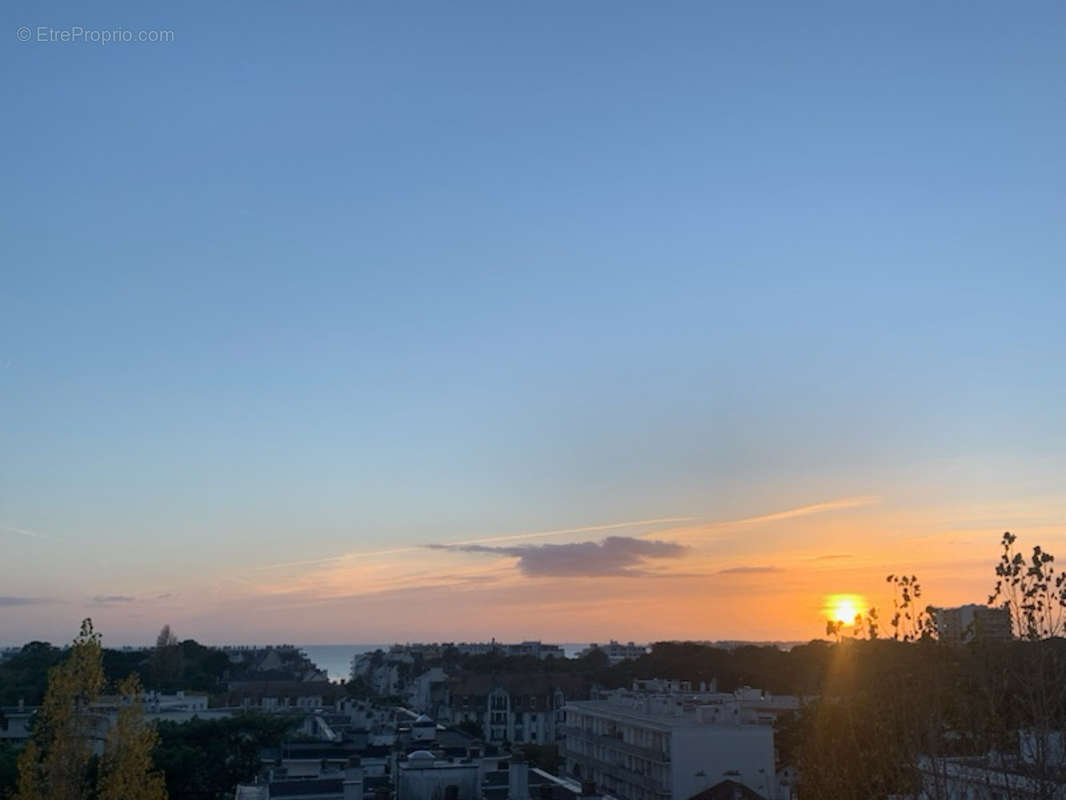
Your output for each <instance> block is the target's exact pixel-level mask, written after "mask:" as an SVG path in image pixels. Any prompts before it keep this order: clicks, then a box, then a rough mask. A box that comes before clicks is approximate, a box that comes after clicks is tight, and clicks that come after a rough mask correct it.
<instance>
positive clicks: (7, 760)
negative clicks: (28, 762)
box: [0, 740, 20, 798]
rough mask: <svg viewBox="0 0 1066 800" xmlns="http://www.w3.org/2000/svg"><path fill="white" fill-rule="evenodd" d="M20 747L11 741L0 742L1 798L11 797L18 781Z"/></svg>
mask: <svg viewBox="0 0 1066 800" xmlns="http://www.w3.org/2000/svg"><path fill="white" fill-rule="evenodd" d="M19 750H20V748H19V746H18V745H16V744H15V743H14V742H11V741H3V740H0V798H7V797H9V796H10V795H11V794H12V793H13V791H14V788H15V783H16V781H17V780H18V755H19Z"/></svg>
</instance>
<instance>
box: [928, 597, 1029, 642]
mask: <svg viewBox="0 0 1066 800" xmlns="http://www.w3.org/2000/svg"><path fill="white" fill-rule="evenodd" d="M934 614H935V618H936V624H937V631H938V633H939V635H940V640H941V641H943V642H948V643H949V644H961V643H963V642H970V641H975V640H977V641H989V640H998V641H1006V640H1009V639H1010V638H1011V636H1012V633H1011V621H1010V611H1009V610H1008V609H1007V608H1005V607H1003V608H994V607H989V606H982V605H977V604H976V603H971V604H970V605H965V606H958V607H957V608H937V609H934Z"/></svg>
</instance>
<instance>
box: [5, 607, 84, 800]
mask: <svg viewBox="0 0 1066 800" xmlns="http://www.w3.org/2000/svg"><path fill="white" fill-rule="evenodd" d="M103 685H104V670H103V660H102V656H101V650H100V634H98V633H96V632H95V631H94V630H93V623H92V620H91V619H86V620H84V621H83V622H82V623H81V632H80V633H79V634H78V636H77V638H76V639H75V640H74V643H73V645H72V646H71V648H70V651H69V653H68V654H67V657H66V658H65V659H64V660H63V661H62V662H61V663H59V664H58V665H57V666H55V667H53V668H52V669H51V670H50V671H49V673H48V688H47V690H46V691H45V695H44V703H43V705H42V706H41V710H40V711H39V712H38V718H37V722H36V724H35V726H34V732H33V738H32V740H31V741H30V742H29V744H28V745H27V746H26V748H25V749H24V750H23V751H22V753H21V755H20V756H19V759H18V772H19V778H18V789H17V790H16V792H15V800H42V798H47V800H82V798H84V797H85V796H86V794H87V788H88V787H87V783H88V781H89V762H90V759H91V758H92V741H91V737H92V734H93V728H94V722H95V720H94V719H93V717H92V716H91V714H90V713H89V707H90V705H91V704H92V703H93V702H95V701H96V699H97V698H98V697H99V696H100V691H101V690H102V688H103Z"/></svg>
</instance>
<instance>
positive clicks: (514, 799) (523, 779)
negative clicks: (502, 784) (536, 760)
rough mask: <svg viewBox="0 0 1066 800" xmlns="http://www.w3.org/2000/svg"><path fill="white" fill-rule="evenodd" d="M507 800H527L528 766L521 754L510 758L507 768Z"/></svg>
mask: <svg viewBox="0 0 1066 800" xmlns="http://www.w3.org/2000/svg"><path fill="white" fill-rule="evenodd" d="M507 800H529V764H527V763H526V760H525V758H524V757H523V756H522V754H521V753H515V754H514V755H512V756H511V764H510V766H508V768H507Z"/></svg>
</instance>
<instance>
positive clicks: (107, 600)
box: [92, 594, 135, 605]
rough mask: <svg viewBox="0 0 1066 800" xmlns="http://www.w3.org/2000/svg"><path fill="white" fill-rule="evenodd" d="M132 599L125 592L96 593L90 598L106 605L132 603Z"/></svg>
mask: <svg viewBox="0 0 1066 800" xmlns="http://www.w3.org/2000/svg"><path fill="white" fill-rule="evenodd" d="M134 599H135V598H133V597H130V596H129V595H125V594H98V595H96V596H95V597H93V598H92V601H93V602H94V603H99V604H101V605H108V604H111V603H132V602H133V601H134Z"/></svg>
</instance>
